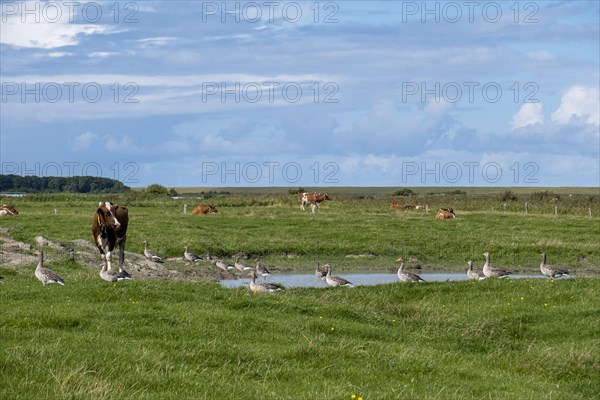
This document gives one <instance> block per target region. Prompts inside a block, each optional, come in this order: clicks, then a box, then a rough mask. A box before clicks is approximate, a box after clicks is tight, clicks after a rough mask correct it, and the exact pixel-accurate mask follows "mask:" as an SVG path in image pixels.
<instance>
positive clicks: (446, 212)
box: [435, 208, 456, 219]
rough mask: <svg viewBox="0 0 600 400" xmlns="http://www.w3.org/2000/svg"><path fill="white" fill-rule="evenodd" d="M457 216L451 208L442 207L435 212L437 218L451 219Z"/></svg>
mask: <svg viewBox="0 0 600 400" xmlns="http://www.w3.org/2000/svg"><path fill="white" fill-rule="evenodd" d="M449 218H456V214H454V210H453V209H451V208H440V209H439V210H438V212H437V214H435V219H449Z"/></svg>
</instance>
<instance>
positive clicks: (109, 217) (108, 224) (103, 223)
mask: <svg viewBox="0 0 600 400" xmlns="http://www.w3.org/2000/svg"><path fill="white" fill-rule="evenodd" d="M96 218H97V219H98V225H100V228H102V230H105V229H119V227H120V226H121V223H120V222H119V221H118V220H117V217H116V215H115V206H113V205H112V204H110V202H108V201H107V202H105V203H102V202H100V203H98V209H97V210H96Z"/></svg>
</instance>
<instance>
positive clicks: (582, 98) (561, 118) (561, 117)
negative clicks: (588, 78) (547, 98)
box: [552, 86, 600, 126]
mask: <svg viewBox="0 0 600 400" xmlns="http://www.w3.org/2000/svg"><path fill="white" fill-rule="evenodd" d="M574 116H575V117H579V118H580V119H581V120H582V121H584V122H585V123H587V124H591V125H596V126H599V125H600V94H599V91H598V88H593V87H584V86H572V87H570V88H569V89H568V90H567V91H566V93H565V94H564V95H563V96H562V98H561V99H560V106H559V107H558V109H557V110H556V111H555V112H554V113H553V114H552V121H554V122H556V123H559V124H569V123H571V122H573V121H572V118H573V117H574Z"/></svg>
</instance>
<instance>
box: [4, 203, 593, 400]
mask: <svg viewBox="0 0 600 400" xmlns="http://www.w3.org/2000/svg"><path fill="white" fill-rule="evenodd" d="M361 196H362V195H361ZM358 197H360V196H358ZM358 197H354V196H352V195H347V196H346V197H340V198H336V199H334V200H333V201H330V202H326V203H324V204H323V205H322V207H321V208H320V210H319V212H318V213H317V214H316V215H312V214H311V213H310V212H308V211H307V212H302V211H301V210H300V209H299V207H298V203H297V202H296V200H295V198H294V196H286V195H285V194H262V195H245V194H233V195H229V196H223V197H219V196H217V197H215V198H212V199H210V202H212V203H214V204H216V205H217V207H218V208H219V213H218V214H213V215H204V216H194V217H193V216H191V215H189V214H183V212H182V209H183V204H185V203H187V204H188V205H189V207H188V211H189V210H191V205H192V204H194V203H192V202H191V201H190V200H189V199H185V200H177V201H175V200H170V199H141V198H133V197H132V198H124V197H118V196H114V197H110V198H109V199H110V200H113V201H118V202H120V203H121V204H124V205H126V206H128V207H129V209H130V227H129V232H128V235H129V238H128V250H130V251H134V252H140V253H141V251H142V246H143V245H142V243H141V241H142V240H143V239H150V241H151V244H152V247H153V248H154V249H156V250H158V251H159V252H161V253H164V254H166V255H168V256H178V257H180V256H181V254H182V250H183V249H182V246H183V244H184V243H188V244H190V246H191V248H192V250H194V251H197V252H201V251H209V252H211V253H214V254H219V255H221V256H230V255H232V254H234V253H236V252H247V253H249V254H252V255H262V256H263V259H266V260H269V261H270V262H272V263H274V264H276V265H277V266H287V267H289V268H292V269H298V270H299V269H305V268H311V269H312V268H314V263H316V262H317V261H321V262H326V261H330V262H334V263H336V266H339V267H343V268H345V269H348V270H352V269H359V268H365V267H368V268H378V269H381V268H392V266H393V260H394V259H395V258H397V257H398V256H400V255H402V256H405V257H406V258H410V260H411V261H410V265H411V266H412V267H415V266H417V265H420V266H421V267H423V268H431V269H445V270H457V271H458V270H464V269H465V261H466V260H467V259H468V258H473V259H475V260H477V259H478V257H479V258H482V257H481V253H482V252H483V251H486V250H488V251H491V252H492V254H493V257H494V258H493V262H495V263H497V264H500V265H502V266H506V267H511V268H523V269H528V268H529V269H534V268H535V269H537V267H538V265H539V261H540V259H539V256H538V253H539V252H541V251H545V252H547V253H548V254H549V256H550V257H551V258H550V259H549V261H551V262H552V263H553V264H557V265H563V266H568V267H570V268H571V269H573V270H574V272H575V275H578V273H579V272H580V271H583V270H584V269H587V270H588V271H591V272H593V271H596V272H597V271H598V266H599V265H600V249H599V248H598V246H597V239H598V237H600V224H598V217H597V216H594V217H593V218H589V217H588V216H587V215H586V214H579V213H578V212H573V213H570V214H566V215H559V216H554V215H553V214H536V213H532V214H529V215H527V216H525V215H524V214H523V213H522V212H519V211H510V210H494V211H492V210H490V208H492V207H491V204H492V203H493V204H497V201H496V200H494V199H490V198H487V200H486V199H479V198H477V197H474V196H472V195H470V194H468V195H467V196H466V198H465V199H464V200H463V201H462V202H461V203H457V204H460V205H459V206H457V204H455V203H453V202H452V201H448V199H450V198H445V201H443V202H442V201H440V203H439V205H440V206H441V205H445V206H453V207H454V208H455V209H456V210H457V212H458V215H459V217H458V218H457V219H455V220H446V221H436V220H433V213H432V212H430V213H429V214H425V213H418V212H406V213H396V212H392V211H390V210H389V199H390V198H391V197H389V196H383V197H381V198H379V197H374V198H371V199H369V198H366V197H363V198H358ZM434 197H435V196H432V197H431V198H434ZM463 197H464V196H463ZM98 200H99V199H97V198H95V197H89V196H47V197H38V196H35V197H32V198H24V199H16V200H15V201H14V204H15V206H16V207H17V208H18V209H19V212H20V214H19V215H18V216H17V217H15V218H4V219H2V220H1V221H0V223H1V224H2V227H3V228H7V229H8V230H9V231H10V235H11V236H12V237H13V238H15V239H17V240H21V241H24V242H26V243H32V244H33V243H34V242H33V238H34V236H36V235H43V236H46V237H48V238H50V239H52V240H57V241H62V242H65V243H67V244H68V242H69V241H70V240H74V239H88V240H90V239H91V233H90V223H91V214H92V213H93V212H94V209H95V206H96V205H97V202H98ZM101 200H104V199H101ZM479 201H480V202H481V203H478V202H479ZM486 201H487V202H488V203H486ZM428 204H429V205H430V207H431V208H433V204H434V203H433V202H430V203H428ZM477 204H480V205H479V206H477ZM435 206H436V207H437V203H436V205H435ZM54 209H56V214H55V213H54ZM574 209H575V208H574ZM0 246H3V244H2V243H0ZM20 251H22V252H24V253H31V252H32V251H33V250H20ZM48 251H49V255H50V256H49V258H48V259H49V261H48V264H49V265H47V266H48V267H50V268H52V269H54V270H55V271H56V272H58V273H59V274H60V275H61V276H62V277H63V278H64V279H65V280H66V282H67V284H66V286H64V287H60V286H53V285H49V286H42V285H41V284H40V283H39V282H38V281H37V280H36V279H35V277H34V275H33V270H34V268H35V264H34V263H33V262H32V263H29V264H27V263H24V264H23V265H21V266H19V267H18V268H6V267H4V268H0V275H2V276H4V278H5V279H4V280H5V283H4V284H0V304H2V311H0V398H1V399H27V400H30V399H94V400H96V399H238V398H239V399H259V398H260V399H298V398H317V399H351V398H352V397H351V396H352V395H355V397H356V398H358V397H362V398H363V399H482V398H486V399H489V398H493V399H574V400H579V399H581V400H584V399H585V400H587V399H598V398H600V395H599V394H600V378H599V377H600V359H599V358H598V352H597V349H598V348H599V346H600V339H599V338H600V328H599V327H600V325H599V324H598V321H599V320H598V318H599V317H600V306H598V302H597V301H595V299H596V298H597V294H598V292H599V291H600V279H598V278H576V279H564V280H556V281H555V280H546V279H526V280H506V281H500V280H490V281H483V282H437V283H436V282H433V283H426V284H415V285H411V284H399V283H398V284H392V285H381V286H374V287H357V288H354V289H349V290H348V289H344V288H337V289H294V290H288V291H285V292H283V293H278V294H276V295H261V294H253V293H250V292H248V291H247V290H246V289H244V288H239V289H225V288H223V287H220V286H219V285H217V284H211V283H199V282H182V281H177V282H166V281H141V280H136V281H127V282H120V283H119V284H109V283H107V282H104V281H102V280H100V278H99V277H98V271H96V270H92V269H88V268H84V267H82V266H80V265H78V264H77V263H75V262H74V261H73V260H72V259H70V258H69V257H67V256H66V255H64V254H62V253H61V251H60V250H48ZM349 255H353V256H360V255H370V257H360V258H357V257H348V256H349ZM0 260H1V258H0ZM480 262H481V261H480ZM167 267H168V268H175V266H173V265H169V264H167ZM199 268H205V267H199ZM338 270H339V269H338ZM272 279H273V280H276V276H275V277H274V278H272Z"/></svg>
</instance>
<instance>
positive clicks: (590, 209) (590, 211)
mask: <svg viewBox="0 0 600 400" xmlns="http://www.w3.org/2000/svg"><path fill="white" fill-rule="evenodd" d="M588 214H589V215H590V218H592V207H590V208H588Z"/></svg>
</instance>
